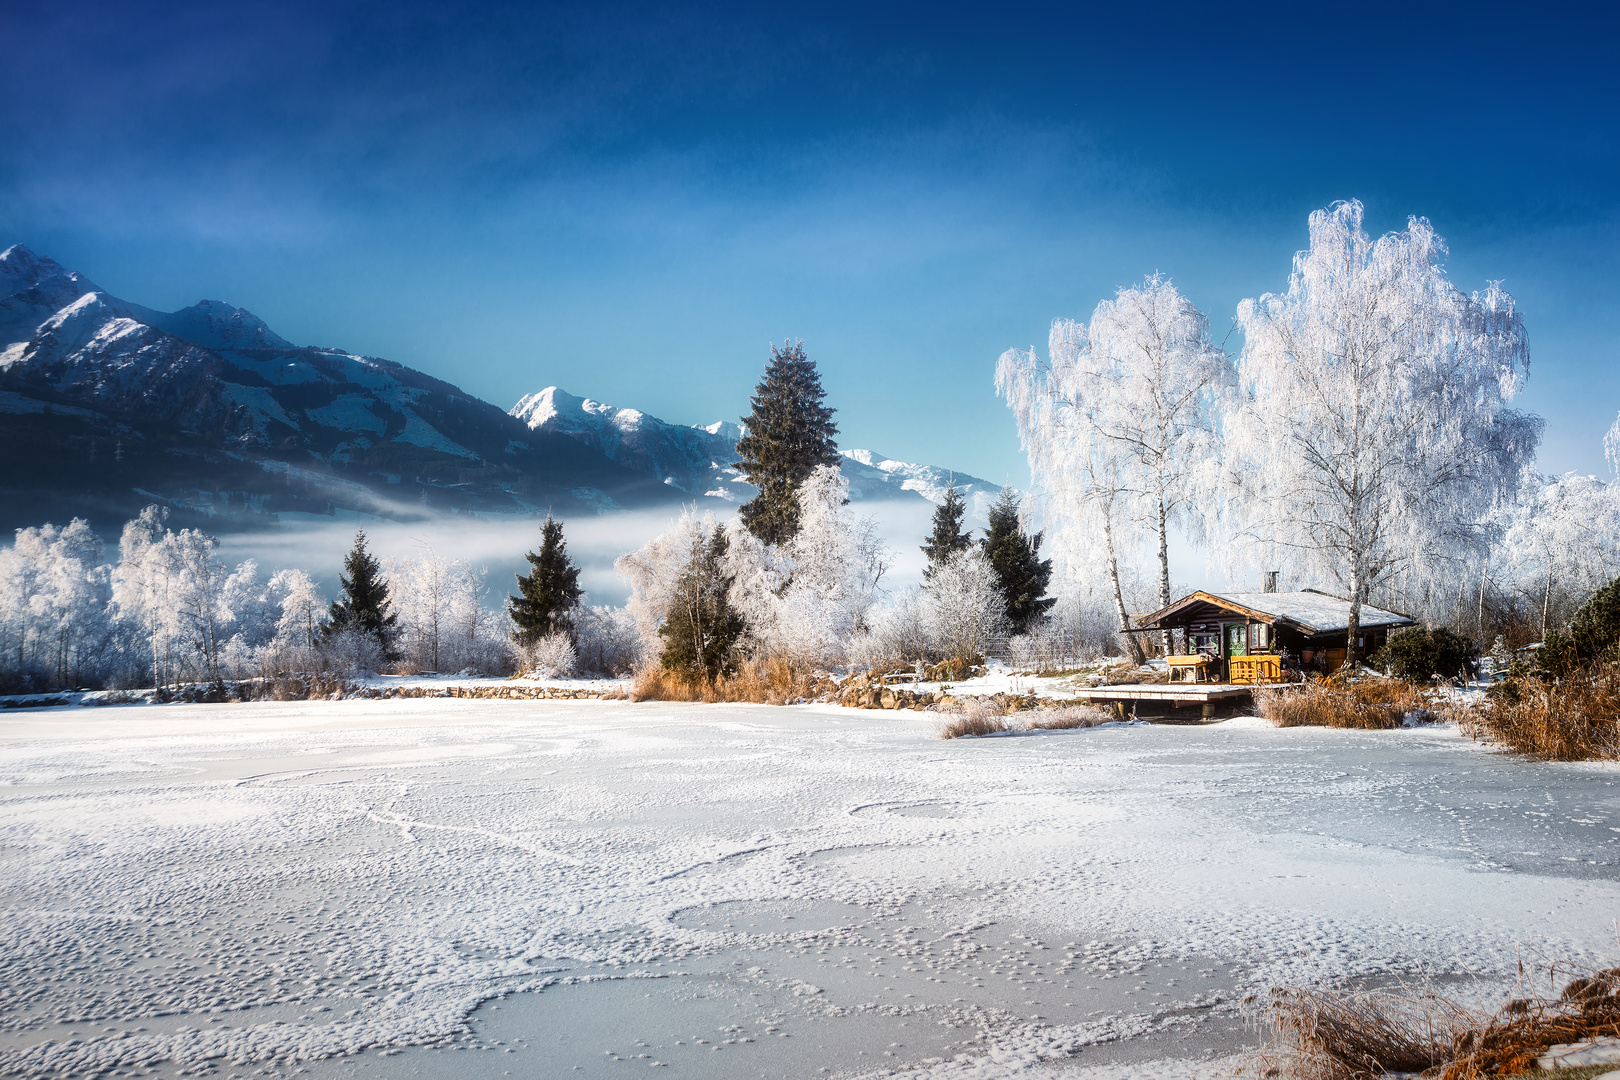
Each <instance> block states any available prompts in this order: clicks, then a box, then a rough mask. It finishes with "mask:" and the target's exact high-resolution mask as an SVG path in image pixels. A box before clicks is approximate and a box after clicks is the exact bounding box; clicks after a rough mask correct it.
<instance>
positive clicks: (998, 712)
mask: <svg viewBox="0 0 1620 1080" xmlns="http://www.w3.org/2000/svg"><path fill="white" fill-rule="evenodd" d="M942 711H943V712H944V714H945V717H946V719H945V723H944V724H943V725H942V726H941V727H940V730H939V737H940V738H942V739H961V738H964V737H968V736H980V735H999V734H1002V733H1003V732H1009V731H1067V730H1071V729H1074V728H1088V727H1096V726H1097V725H1098V724H1106V723H1108V722H1109V721H1110V720H1112V719H1113V717H1112V716H1110V715H1109V714H1108V713H1106V712H1104V711H1103V710H1102V709H1099V708H1097V707H1096V706H1094V705H1059V706H1056V707H1048V708H1040V707H1037V708H1034V709H1010V708H1009V707H1008V705H1007V704H1005V703H1003V702H999V701H996V700H994V699H993V698H969V699H968V700H966V701H960V702H955V703H952V704H950V705H947V706H946V707H945V708H944V709H943V710H942ZM1014 717H1016V719H1013V718H1014Z"/></svg>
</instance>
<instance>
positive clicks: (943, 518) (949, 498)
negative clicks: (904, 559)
mask: <svg viewBox="0 0 1620 1080" xmlns="http://www.w3.org/2000/svg"><path fill="white" fill-rule="evenodd" d="M966 510H967V502H966V501H965V500H964V499H963V498H962V494H961V492H959V491H957V490H956V488H954V487H949V488H946V489H945V501H944V502H942V503H940V504H939V505H938V506H936V507H935V508H934V531H933V532H932V533H930V534H929V535H928V542H927V543H926V544H924V545H923V546H922V551H923V554H924V555H926V556H928V565H927V566H925V567H924V568H923V579H924V580H925V581H932V580H933V578H934V571H935V570H938V569H939V568H940V567H941V566H944V565H945V563H946V561H947V560H949V559H950V557H951V556H952V555H955V554H956V553H957V552H958V551H966V550H967V549H968V548H970V547H972V546H973V538H972V537H971V536H970V535H969V534H968V533H965V532H963V531H962V514H963V513H964V512H965V511H966Z"/></svg>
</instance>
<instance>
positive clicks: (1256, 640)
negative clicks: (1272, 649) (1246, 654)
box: [1249, 622, 1271, 650]
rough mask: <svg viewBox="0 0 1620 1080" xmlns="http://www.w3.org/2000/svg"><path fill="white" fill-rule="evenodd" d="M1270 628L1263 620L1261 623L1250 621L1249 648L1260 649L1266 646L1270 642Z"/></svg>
mask: <svg viewBox="0 0 1620 1080" xmlns="http://www.w3.org/2000/svg"><path fill="white" fill-rule="evenodd" d="M1270 630H1271V627H1269V626H1267V625H1266V624H1265V623H1263V622H1262V623H1250V624H1249V648H1250V649H1252V650H1260V649H1264V648H1267V647H1268V646H1269V645H1270V644H1271V636H1270Z"/></svg>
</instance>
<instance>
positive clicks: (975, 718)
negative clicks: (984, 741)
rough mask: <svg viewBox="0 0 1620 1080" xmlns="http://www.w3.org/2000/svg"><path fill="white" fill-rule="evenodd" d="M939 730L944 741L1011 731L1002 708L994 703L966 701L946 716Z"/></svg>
mask: <svg viewBox="0 0 1620 1080" xmlns="http://www.w3.org/2000/svg"><path fill="white" fill-rule="evenodd" d="M945 715H946V717H947V719H946V721H945V724H944V726H943V727H941V728H940V729H939V737H940V738H942V739H960V738H964V737H966V736H977V735H999V734H1001V733H1002V732H1003V731H1009V730H1011V729H1010V728H1009V727H1008V726H1007V716H1006V713H1005V711H1004V710H1003V709H1002V707H1001V706H1000V705H999V704H997V703H996V702H994V701H983V700H977V699H975V700H972V701H964V702H962V703H961V704H959V705H957V706H956V707H955V708H954V709H952V710H951V711H950V712H947V713H946V714H945Z"/></svg>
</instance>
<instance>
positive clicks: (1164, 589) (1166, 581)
mask: <svg viewBox="0 0 1620 1080" xmlns="http://www.w3.org/2000/svg"><path fill="white" fill-rule="evenodd" d="M1158 510H1159V607H1160V608H1161V609H1163V608H1167V607H1169V606H1170V538H1169V536H1168V535H1167V532H1168V528H1169V525H1168V518H1169V512H1168V511H1167V510H1166V509H1165V505H1164V484H1163V482H1162V479H1161V482H1160V484H1159V506H1158ZM1159 647H1160V648H1161V649H1163V650H1164V655H1166V656H1169V655H1170V631H1168V630H1160V631H1159Z"/></svg>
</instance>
